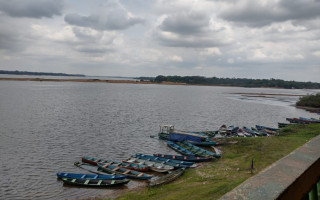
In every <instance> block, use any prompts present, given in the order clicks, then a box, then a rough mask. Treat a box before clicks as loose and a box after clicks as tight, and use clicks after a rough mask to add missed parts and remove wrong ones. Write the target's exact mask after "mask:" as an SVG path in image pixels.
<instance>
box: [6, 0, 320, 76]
mask: <svg viewBox="0 0 320 200" xmlns="http://www.w3.org/2000/svg"><path fill="white" fill-rule="evenodd" d="M0 24H1V26H0V69H2V70H26V71H41V72H63V73H81V74H86V75H102V76H103V75H105V76H156V75H160V74H161V75H181V76H187V75H200V76H206V77H212V76H216V77H237V78H279V79H284V80H296V81H315V82H320V0H259V1H257V0H228V1H223V0H90V1H88V0H10V1H9V0H0Z"/></svg>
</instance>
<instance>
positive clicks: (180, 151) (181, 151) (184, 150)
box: [167, 141, 194, 156]
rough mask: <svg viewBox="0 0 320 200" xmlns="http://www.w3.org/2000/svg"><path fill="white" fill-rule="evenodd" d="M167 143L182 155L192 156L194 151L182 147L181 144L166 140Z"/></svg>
mask: <svg viewBox="0 0 320 200" xmlns="http://www.w3.org/2000/svg"><path fill="white" fill-rule="evenodd" d="M167 144H168V146H169V147H170V148H171V149H173V150H175V151H176V152H178V153H181V154H182V155H186V156H194V153H192V152H190V151H188V150H186V149H184V148H182V147H181V146H179V145H177V144H176V143H174V142H171V141H168V142H167Z"/></svg>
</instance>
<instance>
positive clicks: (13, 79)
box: [0, 78, 187, 85]
mask: <svg viewBox="0 0 320 200" xmlns="http://www.w3.org/2000/svg"><path fill="white" fill-rule="evenodd" d="M0 81H40V82H41V81H47V82H89V83H129V84H160V85H187V84H186V83H174V82H162V83H155V82H151V81H138V80H137V81H134V80H101V79H49V78H0Z"/></svg>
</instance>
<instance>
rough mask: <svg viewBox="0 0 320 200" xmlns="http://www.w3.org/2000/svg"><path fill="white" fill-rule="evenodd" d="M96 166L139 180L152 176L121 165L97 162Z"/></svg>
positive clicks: (108, 171)
mask: <svg viewBox="0 0 320 200" xmlns="http://www.w3.org/2000/svg"><path fill="white" fill-rule="evenodd" d="M98 167H99V168H100V169H102V170H103V171H106V172H107V173H116V174H121V175H126V176H127V177H128V178H133V179H141V180H147V179H151V178H152V176H151V175H148V174H145V173H142V172H137V171H134V170H130V169H126V168H123V167H117V166H113V165H111V164H109V163H98Z"/></svg>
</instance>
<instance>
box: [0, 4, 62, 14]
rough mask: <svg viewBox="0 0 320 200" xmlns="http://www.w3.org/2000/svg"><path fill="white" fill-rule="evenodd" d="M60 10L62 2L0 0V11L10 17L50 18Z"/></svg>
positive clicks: (59, 12)
mask: <svg viewBox="0 0 320 200" xmlns="http://www.w3.org/2000/svg"><path fill="white" fill-rule="evenodd" d="M62 9H63V2H62V0H41V1H38V0H10V1H8V0H0V11H2V12H4V13H6V14H7V15H9V16H11V17H28V18H42V17H48V18H50V17H52V16H54V15H61V14H62V13H61V11H62Z"/></svg>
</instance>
